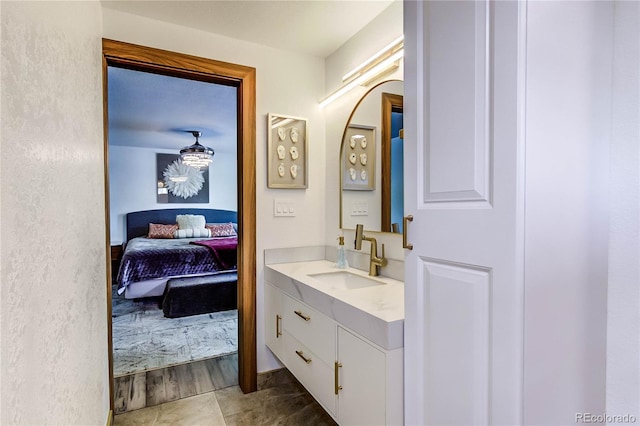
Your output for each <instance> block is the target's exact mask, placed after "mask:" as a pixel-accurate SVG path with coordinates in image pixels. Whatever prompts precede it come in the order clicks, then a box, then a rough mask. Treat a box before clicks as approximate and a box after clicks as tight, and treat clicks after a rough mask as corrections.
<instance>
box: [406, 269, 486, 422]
mask: <svg viewBox="0 0 640 426" xmlns="http://www.w3.org/2000/svg"><path fill="white" fill-rule="evenodd" d="M418 265H419V267H420V268H421V269H422V270H421V271H420V273H419V276H421V277H423V281H422V282H421V283H420V285H424V291H423V293H422V296H423V301H422V304H423V306H424V308H425V318H424V319H425V325H426V327H427V331H426V332H427V334H428V335H429V340H428V341H427V343H426V347H425V354H426V356H425V376H426V378H427V381H426V383H425V390H424V392H425V413H426V419H427V424H434V425H436V424H491V421H490V418H491V413H490V402H489V399H490V392H491V380H490V377H491V375H490V371H489V370H490V367H489V366H490V365H491V364H492V360H491V355H490V353H491V351H490V346H491V340H492V339H491V330H492V329H493V325H492V321H491V311H492V302H491V294H492V292H491V287H492V271H491V268H486V267H481V266H475V265H464V264H461V263H456V262H451V261H447V260H441V259H431V258H425V257H420V262H419V264H418ZM430 343H433V345H430ZM452 402H453V403H454V404H455V405H452Z"/></svg>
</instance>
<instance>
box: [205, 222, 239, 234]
mask: <svg viewBox="0 0 640 426" xmlns="http://www.w3.org/2000/svg"><path fill="white" fill-rule="evenodd" d="M205 228H207V229H208V230H210V231H211V236H212V237H233V236H236V235H238V234H237V233H236V230H235V228H234V227H233V223H231V222H229V223H207V224H206V225H205Z"/></svg>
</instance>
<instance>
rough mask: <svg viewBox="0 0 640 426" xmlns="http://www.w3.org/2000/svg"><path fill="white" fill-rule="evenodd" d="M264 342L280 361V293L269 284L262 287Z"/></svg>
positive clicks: (281, 347)
mask: <svg viewBox="0 0 640 426" xmlns="http://www.w3.org/2000/svg"><path fill="white" fill-rule="evenodd" d="M264 311H265V318H264V323H265V331H264V336H265V341H266V343H267V346H268V347H269V349H271V352H273V353H274V354H275V356H277V357H278V358H280V359H282V354H283V348H284V343H283V341H284V337H283V336H282V312H283V306H282V292H281V291H280V290H279V289H277V288H275V287H274V286H272V285H271V284H269V283H265V285H264Z"/></svg>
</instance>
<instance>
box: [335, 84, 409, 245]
mask: <svg viewBox="0 0 640 426" xmlns="http://www.w3.org/2000/svg"><path fill="white" fill-rule="evenodd" d="M393 81H399V82H401V83H404V80H400V79H397V78H394V79H391V80H384V81H381V82H379V83H377V84H375V85H374V86H372V87H371V88H370V89H369V90H367V91H366V92H365V93H364V94H363V95H362V96H361V97H360V99H358V102H356V105H355V106H354V107H353V109H352V110H351V114H349V118H347V123H346V124H345V126H344V131H343V132H342V140H341V141H340V157H339V159H340V160H339V161H338V167H339V168H340V179H339V180H338V194H339V195H340V202H339V203H338V206H339V208H338V224H339V227H340V229H347V228H345V227H344V226H342V179H343V174H342V164H341V161H342V158H343V155H344V138H345V137H346V136H347V129H348V128H349V123H351V119H352V118H353V116H354V115H355V112H356V111H357V110H358V107H359V106H360V104H361V103H362V101H364V99H365V98H366V97H367V95H369V93H371V92H373V91H374V90H375V89H377V88H378V86H380V85H382V84H385V83H389V82H393ZM383 94H384V93H383ZM387 95H389V94H387ZM395 96H400V95H395ZM382 102H383V107H384V96H383V101H382ZM391 105H393V103H391V104H390V107H391ZM400 105H402V103H401V104H400ZM389 112H391V111H389ZM389 117H391V114H389ZM389 120H390V119H389ZM381 127H382V133H381V137H382V138H385V133H384V132H385V129H386V131H387V132H388V133H387V136H390V135H391V121H389V123H388V124H387V125H386V126H385V125H384V123H382V124H381ZM386 145H388V147H387V146H386ZM381 149H382V150H384V149H388V150H389V153H391V143H390V142H389V143H387V144H385V142H384V141H382V146H381ZM381 152H383V153H384V152H385V151H381ZM386 157H389V156H386ZM381 161H382V162H381V165H382V169H381V173H382V174H383V175H384V171H385V170H388V171H390V170H391V161H390V158H389V163H388V164H387V165H386V166H385V162H387V159H382V160H381ZM382 179H384V177H382ZM386 180H387V181H388V182H387V190H386V194H387V196H388V200H387V204H388V206H389V207H388V208H389V213H388V218H389V220H391V179H390V177H389V179H386ZM381 182H382V183H381V186H382V188H383V192H382V194H381V195H382V196H384V195H385V190H384V187H385V183H384V182H383V181H381ZM382 203H383V204H384V200H383V202H382ZM380 208H381V209H382V206H380ZM384 215H385V213H384V211H383V212H382V220H383V221H384ZM380 229H381V230H380V231H369V232H389V233H391V232H390V231H384V230H382V228H380ZM389 229H391V223H389ZM349 230H352V229H349ZM394 235H398V234H394Z"/></svg>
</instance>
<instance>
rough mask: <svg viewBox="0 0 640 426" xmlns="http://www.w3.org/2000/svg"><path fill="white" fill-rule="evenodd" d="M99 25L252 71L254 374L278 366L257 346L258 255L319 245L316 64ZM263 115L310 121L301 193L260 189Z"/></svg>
mask: <svg viewBox="0 0 640 426" xmlns="http://www.w3.org/2000/svg"><path fill="white" fill-rule="evenodd" d="M103 23H104V25H103V30H104V31H103V35H104V37H105V38H110V39H114V40H120V41H125V42H129V43H135V44H140V45H144V46H150V47H156V48H160V49H165V50H170V51H174V52H181V53H187V54H191V55H197V56H202V57H205V58H211V59H217V60H221V61H225V62H231V63H235V64H240V65H246V66H251V67H255V68H256V70H257V72H256V75H257V93H256V112H257V125H256V130H257V137H256V142H257V144H256V145H257V152H256V173H257V185H256V198H257V201H256V208H257V234H256V239H257V260H258V261H257V340H258V341H257V344H258V371H266V370H271V369H274V368H277V367H278V366H279V364H278V363H277V361H276V359H275V357H273V355H271V353H270V352H269V350H268V349H267V348H266V346H265V345H264V323H263V320H262V318H263V311H264V310H263V281H264V279H263V269H264V256H263V253H264V249H265V248H278V247H297V246H308V245H321V244H324V240H325V217H324V203H325V120H324V116H323V114H322V112H321V110H320V108H319V107H318V99H320V98H322V96H323V95H324V84H323V82H324V63H323V61H322V60H321V59H319V58H315V57H311V56H305V55H301V54H296V53H292V52H287V51H283V50H278V49H273V48H269V47H265V46H261V45H257V44H254V43H248V42H244V41H241V40H236V39H232V38H228V37H223V36H219V35H216V34H211V33H207V32H203V31H198V30H194V29H191V28H187V27H182V26H178V25H173V24H168V23H165V22H160V21H156V20H152V19H147V18H143V17H139V16H135V15H131V14H126V13H122V12H117V11H114V10H109V9H103ZM269 112H273V113H279V114H286V115H293V116H297V117H305V118H307V119H308V120H309V121H308V131H309V187H308V189H306V190H286V189H267V183H266V176H267V171H266V167H267V164H266V158H267V154H266V149H267V133H266V124H267V118H266V115H267V113H269ZM276 198H285V199H289V200H292V201H294V202H295V204H296V210H297V216H296V217H278V218H275V217H273V202H274V199H276ZM310 224H313V226H309V225H310Z"/></svg>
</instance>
